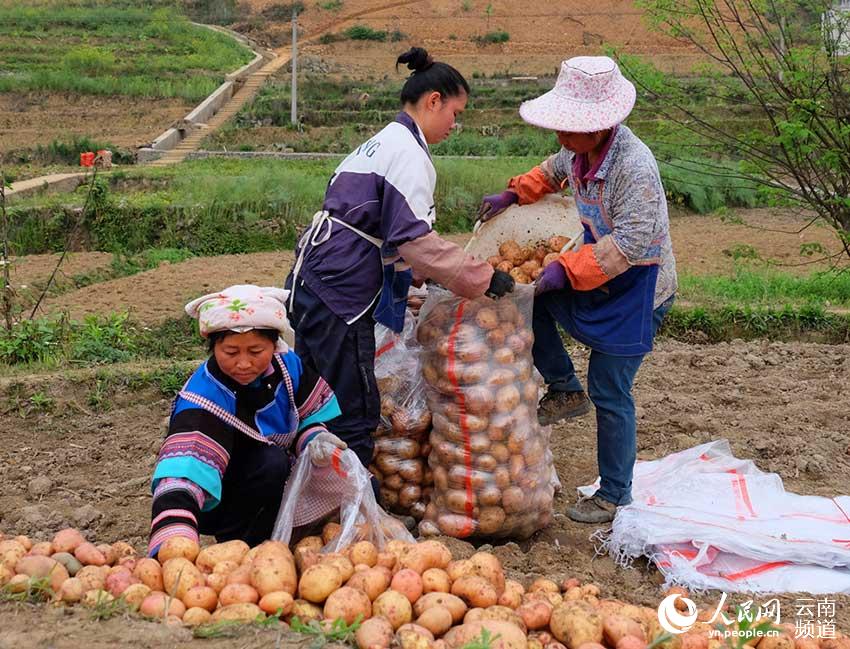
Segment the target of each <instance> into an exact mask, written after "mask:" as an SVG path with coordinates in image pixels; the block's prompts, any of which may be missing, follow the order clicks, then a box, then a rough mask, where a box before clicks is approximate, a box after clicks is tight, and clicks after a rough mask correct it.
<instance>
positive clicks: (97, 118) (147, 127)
mask: <svg viewBox="0 0 850 649" xmlns="http://www.w3.org/2000/svg"><path fill="white" fill-rule="evenodd" d="M191 109H192V106H191V105H190V104H187V103H186V102H184V101H182V100H180V99H156V100H151V99H141V98H136V97H96V96H92V95H75V94H71V93H42V92H39V93H27V94H23V93H0V154H3V153H6V152H9V151H14V150H17V149H29V148H33V147H35V146H36V145H39V144H41V145H47V144H50V142H52V141H53V140H57V139H61V140H68V139H70V138H71V137H72V136H75V135H77V136H88V137H90V138H93V139H97V140H99V141H107V142H112V143H113V144H115V145H116V146H120V147H127V148H135V147H137V146H142V145H145V144H149V143H150V142H151V141H152V140H153V139H154V138H155V137H156V136H158V135H159V134H160V133H162V132H163V131H164V130H165V129H167V128H168V127H169V126H171V125H172V123H174V122H175V121H177V120H179V119H180V118H181V117H183V116H184V115H185V114H186V113H188V112H189V111H190V110H191Z"/></svg>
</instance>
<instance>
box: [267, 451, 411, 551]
mask: <svg viewBox="0 0 850 649" xmlns="http://www.w3.org/2000/svg"><path fill="white" fill-rule="evenodd" d="M312 443H313V444H325V445H326V446H327V447H328V454H329V456H330V457H331V463H330V465H329V466H325V467H317V466H315V465H314V464H313V463H312V462H311V460H310V453H309V452H306V451H305V452H304V453H303V454H302V455H301V457H299V458H298V461H297V462H296V463H295V467H294V468H293V471H292V474H291V475H290V477H289V480H288V481H287V483H286V487H285V489H284V490H283V500H282V501H281V504H280V510H279V511H278V514H277V520H276V521H275V526H274V531H273V532H272V539H273V540H275V541H282V542H284V543H289V541H290V539H291V538H292V530H293V529H294V528H296V527H301V526H302V525H308V524H310V523H314V522H316V521H319V520H321V519H323V518H325V517H326V516H328V515H329V514H331V513H333V512H334V511H335V510H337V509H338V510H339V524H340V530H339V533H338V534H337V535H336V536H335V537H334V538H333V539H332V540H331V541H330V543H328V544H327V545H326V546H325V547H324V548H322V551H323V552H337V551H339V550H341V549H342V548H345V547H347V546H349V545H351V544H352V543H355V542H356V541H371V542H372V543H374V544H375V545H376V546H377V547H378V548H382V547H383V546H384V544H385V543H386V542H387V541H390V540H392V539H400V540H403V541H410V542H412V541H413V537H412V536H411V535H410V532H408V531H407V529H406V528H405V527H404V525H403V524H402V523H401V522H399V521H398V520H396V519H395V518H393V517H392V516H390V515H389V514H387V513H386V512H385V511H384V510H383V509H381V507H380V506H379V505H378V503H377V501H376V500H375V493H374V491H373V490H372V481H371V475H370V474H369V471H367V470H366V468H365V467H364V466H363V465H362V464H361V463H360V460H359V459H358V458H357V455H355V454H354V452H353V451H352V450H350V449H346V450H344V451H343V450H340V449H338V448H336V447H334V446H333V445H331V444H328V443H327V442H312Z"/></svg>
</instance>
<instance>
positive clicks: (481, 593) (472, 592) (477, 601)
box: [452, 575, 499, 608]
mask: <svg viewBox="0 0 850 649" xmlns="http://www.w3.org/2000/svg"><path fill="white" fill-rule="evenodd" d="M452 595H457V596H458V597H460V598H461V599H462V600H463V601H464V602H466V603H467V604H468V605H469V606H474V607H477V608H487V607H488V606H493V605H495V604H496V602H498V601H499V596H498V595H497V594H496V589H495V588H494V587H493V585H492V584H491V583H490V582H489V581H487V580H486V579H485V578H484V577H479V576H477V575H466V576H464V577H461V578H460V579H458V580H457V581H455V582H454V583H452Z"/></svg>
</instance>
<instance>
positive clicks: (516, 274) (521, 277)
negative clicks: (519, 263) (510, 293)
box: [509, 268, 531, 284]
mask: <svg viewBox="0 0 850 649" xmlns="http://www.w3.org/2000/svg"><path fill="white" fill-rule="evenodd" d="M509 273H510V276H511V277H513V278H514V281H516V283H517V284H531V277H530V276H529V275H528V273H526V272H525V271H524V270H522V269H521V268H512V269H511V270H510V271H509Z"/></svg>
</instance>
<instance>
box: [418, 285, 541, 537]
mask: <svg viewBox="0 0 850 649" xmlns="http://www.w3.org/2000/svg"><path fill="white" fill-rule="evenodd" d="M533 297H534V290H533V288H532V287H530V286H517V287H516V290H515V291H514V292H513V293H512V294H509V295H507V296H505V297H503V298H502V299H500V300H498V301H493V300H491V299H489V298H479V299H476V300H468V299H463V298H459V297H456V296H454V295H452V294H451V293H449V292H447V291H445V290H443V289H439V288H435V289H432V290H431V291H430V292H429V297H428V300H427V301H426V302H425V305H424V306H423V307H422V313H421V316H420V320H419V326H418V329H417V338H418V340H419V342H420V343H421V344H422V348H423V351H422V375H423V377H424V379H425V382H426V384H427V386H428V389H427V396H428V403H429V406H430V409H431V414H432V430H431V438H430V441H431V454H430V456H429V464H430V466H431V470H432V472H433V478H434V489H433V492H432V494H431V502H430V503H428V506H427V507H426V511H425V519H424V520H423V521H422V523H421V524H420V528H419V529H420V532H421V533H422V534H423V535H432V534H446V535H448V536H454V537H458V538H468V537H480V538H489V539H499V538H527V537H529V536H530V535H531V534H533V533H534V532H535V531H537V530H538V529H541V528H542V527H544V526H546V525H547V524H548V523H549V521H550V520H551V517H552V499H553V494H554V486H553V481H552V476H553V475H554V473H553V466H552V455H551V453H550V451H549V429H548V428H543V427H541V426H540V425H539V424H538V422H537V401H538V393H539V389H540V384H539V382H538V378H537V375H536V373H535V372H534V366H533V364H532V359H531V346H532V344H533V342H534V336H533V334H532V332H531V313H532V302H533Z"/></svg>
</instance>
